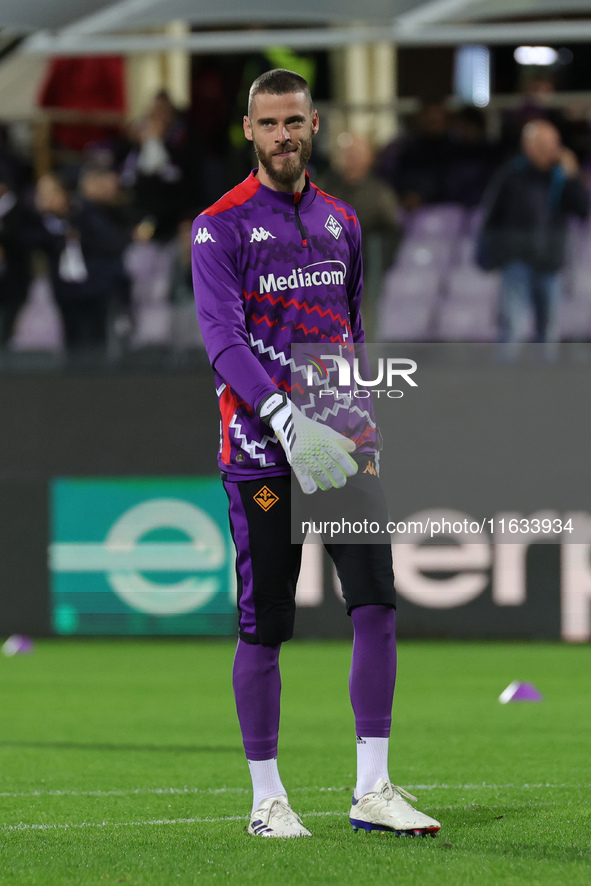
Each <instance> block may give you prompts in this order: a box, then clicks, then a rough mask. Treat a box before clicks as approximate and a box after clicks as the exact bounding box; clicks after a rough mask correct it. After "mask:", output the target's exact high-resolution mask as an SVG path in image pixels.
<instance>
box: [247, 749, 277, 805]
mask: <svg viewBox="0 0 591 886" xmlns="http://www.w3.org/2000/svg"><path fill="white" fill-rule="evenodd" d="M247 762H248V768H249V769H250V777H251V778H252V792H253V798H252V811H253V812H254V811H255V810H256V809H258V808H259V806H260V804H261V802H262V801H263V800H266V799H267V798H268V797H280V796H281V794H286V793H287V791H286V790H285V788H284V787H283V784H282V782H281V778H280V777H279V769H278V768H277V757H274V758H273V759H272V760H248V761H247Z"/></svg>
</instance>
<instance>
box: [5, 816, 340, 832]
mask: <svg viewBox="0 0 591 886" xmlns="http://www.w3.org/2000/svg"><path fill="white" fill-rule="evenodd" d="M304 815H305V816H306V817H307V818H319V817H320V816H326V815H331V816H332V815H340V816H345V815H346V813H345V812H305V813H304ZM248 818H249V816H248V815H224V816H223V817H221V818H155V819H150V820H148V821H81V822H68V823H66V824H24V823H23V822H20V824H4V825H0V831H67V830H69V829H70V828H141V827H146V826H152V827H153V826H161V825H171V824H172V825H175V824H220V823H222V822H226V821H248Z"/></svg>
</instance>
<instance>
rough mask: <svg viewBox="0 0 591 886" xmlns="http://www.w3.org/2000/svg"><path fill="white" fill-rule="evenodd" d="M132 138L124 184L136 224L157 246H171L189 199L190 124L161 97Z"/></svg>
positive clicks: (132, 129) (136, 125)
mask: <svg viewBox="0 0 591 886" xmlns="http://www.w3.org/2000/svg"><path fill="white" fill-rule="evenodd" d="M129 138H130V142H131V145H130V150H129V152H128V154H127V157H126V159H125V162H124V165H123V169H122V173H121V183H122V184H123V185H124V186H125V187H128V188H131V190H132V194H133V205H134V208H135V211H136V216H137V220H138V221H141V222H143V223H144V224H145V225H146V226H149V227H150V229H151V231H152V237H153V238H154V239H155V240H156V241H157V242H161V243H167V242H169V241H170V240H172V239H173V238H174V236H175V234H176V228H177V224H178V222H179V219H180V217H181V214H182V211H183V208H184V206H185V203H186V201H187V199H188V197H189V195H188V194H187V183H186V169H187V166H188V160H189V158H188V128H187V124H186V121H185V119H184V117H183V116H182V115H181V114H180V113H179V112H178V111H177V110H176V108H175V107H174V105H173V104H172V102H171V101H170V99H169V97H168V95H167V93H166V92H159V93H158V95H157V96H156V97H155V98H154V100H153V102H152V105H151V107H150V109H149V111H148V113H147V114H146V116H145V117H144V118H143V119H141V120H139V121H137V122H136V123H134V124H133V125H132V126H131V127H130V130H129Z"/></svg>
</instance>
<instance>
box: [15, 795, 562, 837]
mask: <svg viewBox="0 0 591 886" xmlns="http://www.w3.org/2000/svg"><path fill="white" fill-rule="evenodd" d="M521 805H522V804H520V803H517V802H514V803H504V804H502V805H494V806H489V805H487V807H486V808H487V809H489V810H492V809H503V810H508V809H511V808H512V807H515V806H521ZM535 805H536V806H556V805H557V804H556V803H545V802H541V803H536V804H535ZM443 808H444V809H451V810H456V811H457V809H458V807H457V806H444V807H443ZM462 808H463V809H464V810H470V809H472V808H473V807H471V806H464V807H462ZM346 815H347V813H346V812H342V811H340V812H302V816H303V817H304V818H324V817H327V816H331V817H335V816H336V817H341V818H344V817H345V816H346ZM232 821H248V815H223V816H220V817H219V818H154V819H148V820H147V821H81V822H67V823H65V824H25V823H24V822H19V824H4V825H0V833H2V832H4V833H7V832H10V831H67V830H71V829H81V828H141V827H162V826H163V825H179V824H223V823H225V822H232Z"/></svg>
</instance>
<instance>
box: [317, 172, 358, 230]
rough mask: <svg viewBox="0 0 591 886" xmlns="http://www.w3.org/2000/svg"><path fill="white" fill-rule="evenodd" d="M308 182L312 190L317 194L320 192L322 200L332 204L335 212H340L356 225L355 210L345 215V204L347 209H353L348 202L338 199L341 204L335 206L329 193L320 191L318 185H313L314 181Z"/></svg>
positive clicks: (333, 199)
mask: <svg viewBox="0 0 591 886" xmlns="http://www.w3.org/2000/svg"><path fill="white" fill-rule="evenodd" d="M310 184H311V185H312V187H313V188H314V190H315V191H316V192H317V193H318V194H320V196H321V197H323V198H324V200H326V202H327V203H330V204H331V206H334V208H335V209H336V211H337V212H342V213H343V215H344V216H345V218H346V219H347V221H352V222H353V224H354V225H355V227H357V216H356V215H355V212H353V213H352V214H351V215H347V210H346V209H345V206H348V207H349V209H353V207H352V206H349V204H348V203H345V201H344V200H340V201H339V202H340V203H342V204H343V205H342V206H337V204H336V202H335V198H334V197H331V195H330V194H327V193H326V191H322V190H321V189H320V188H319V187H318V185H315V184H314V182H310Z"/></svg>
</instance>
